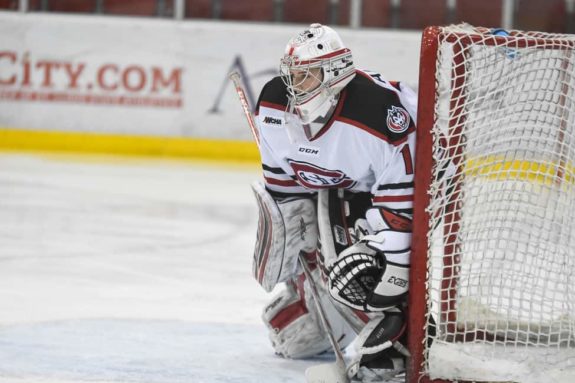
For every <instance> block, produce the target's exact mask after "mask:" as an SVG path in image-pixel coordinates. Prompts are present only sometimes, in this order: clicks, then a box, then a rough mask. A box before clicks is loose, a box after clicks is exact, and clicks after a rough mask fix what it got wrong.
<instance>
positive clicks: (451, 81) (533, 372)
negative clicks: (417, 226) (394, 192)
mask: <svg viewBox="0 0 575 383" xmlns="http://www.w3.org/2000/svg"><path fill="white" fill-rule="evenodd" d="M439 39H440V41H439V48H438V59H437V69H436V95H437V102H436V104H435V119H434V123H433V130H432V136H433V142H434V148H433V150H434V157H435V158H434V159H435V161H436V162H435V163H434V165H433V168H432V173H433V179H434V180H435V181H434V182H433V183H432V185H431V186H430V188H429V194H430V198H431V199H430V205H429V207H428V212H429V214H430V216H431V221H430V222H429V232H428V249H429V250H428V257H429V261H428V280H427V291H428V295H427V305H428V312H429V315H428V319H429V321H430V322H429V323H428V326H427V328H428V335H429V336H431V332H432V331H433V329H435V330H436V332H437V335H436V336H434V340H433V343H432V345H431V346H430V347H427V348H425V350H424V365H423V369H424V371H425V372H426V374H427V375H429V376H430V377H431V378H433V379H435V378H441V379H447V380H459V381H478V382H479V381H489V382H521V383H524V382H542V381H543V382H573V381H575V372H574V371H575V275H574V274H575V168H574V166H575V136H574V134H575V72H574V70H575V67H574V65H575V36H568V35H556V34H554V35H551V34H543V33H526V32H520V31H511V32H510V35H509V36H495V35H493V34H492V33H491V32H490V31H489V30H487V29H484V28H473V27H470V26H467V25H458V26H450V27H446V28H443V30H442V33H441V34H440V35H439ZM418 160H421V159H418ZM431 318H433V320H434V321H435V322H436V325H433V323H432V322H431V321H432V319H431Z"/></svg>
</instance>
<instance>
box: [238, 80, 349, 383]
mask: <svg viewBox="0 0 575 383" xmlns="http://www.w3.org/2000/svg"><path fill="white" fill-rule="evenodd" d="M229 77H230V79H231V80H232V82H233V83H234V86H235V88H236V92H237V94H238V97H239V99H240V103H241V104H242V109H243V111H244V114H245V116H246V120H247V121H248V125H249V126H250V129H251V131H252V135H253V137H254V140H255V141H256V144H257V145H258V147H259V146H260V135H259V131H258V128H257V126H256V123H255V120H254V117H253V116H252V113H251V111H250V106H249V104H248V99H247V97H246V92H245V91H244V88H243V86H242V82H241V76H240V74H239V73H238V72H236V71H234V72H232V73H230V75H229ZM298 259H299V262H300V264H301V266H302V268H303V270H304V273H305V276H306V279H307V280H308V281H309V284H310V286H311V292H312V295H313V300H314V302H315V305H316V307H317V311H318V313H319V317H320V320H321V324H322V326H323V328H324V331H325V332H326V333H327V336H328V338H329V341H330V343H331V346H332V348H333V351H334V352H335V359H336V361H335V363H326V364H320V365H317V366H311V367H308V368H307V369H306V371H305V376H306V381H307V383H349V378H348V376H347V367H346V365H345V360H344V359H343V354H342V352H341V350H340V349H339V345H338V343H337V341H336V340H335V337H334V336H333V331H332V329H331V326H330V324H329V322H328V321H327V317H326V315H325V311H324V309H323V307H322V305H321V302H320V300H319V293H318V291H317V287H316V285H315V283H314V280H313V278H312V275H311V271H310V269H309V265H308V264H307V260H306V257H305V253H304V252H300V254H299V256H298Z"/></svg>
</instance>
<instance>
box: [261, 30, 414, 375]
mask: <svg viewBox="0 0 575 383" xmlns="http://www.w3.org/2000/svg"><path fill="white" fill-rule="evenodd" d="M416 103H417V101H416V95H415V94H414V92H413V91H412V90H411V89H409V88H408V87H407V86H405V85H404V84H403V83H398V82H391V81H388V80H386V79H385V78H384V77H382V76H381V75H380V74H378V73H375V72H371V71H366V70H359V69H356V68H355V66H354V60H353V56H352V53H351V50H350V49H348V48H347V47H346V46H345V45H344V43H343V42H342V40H341V38H340V37H339V35H338V34H337V33H336V32H335V31H334V30H333V29H331V28H329V27H327V26H323V25H320V24H312V25H310V26H309V27H308V28H306V29H305V30H304V31H302V32H300V33H298V34H297V35H296V36H294V37H293V38H292V39H290V40H289V42H288V44H287V47H286V49H285V53H284V56H283V57H282V58H281V61H280V75H279V76H278V77H275V78H272V79H271V80H270V81H269V82H268V83H267V84H266V85H265V86H264V88H263V90H262V92H261V94H260V96H259V99H258V103H257V106H256V121H257V129H258V132H259V139H260V154H261V159H262V167H263V176H264V182H257V183H254V184H253V185H252V188H253V191H254V194H255V196H256V200H257V204H258V207H259V222H258V229H257V230H258V232H257V241H256V249H255V252H254V263H253V273H254V276H255V278H256V279H257V280H258V282H259V283H260V284H261V286H262V287H263V288H264V289H265V290H266V291H268V292H270V291H272V290H273V289H275V291H279V292H278V293H277V295H276V296H275V297H274V298H273V299H272V300H271V302H270V303H269V304H268V305H266V307H265V308H264V312H263V320H264V322H265V323H266V325H267V327H268V329H269V337H270V340H271V343H272V345H273V348H274V349H275V352H276V353H277V354H278V355H281V356H283V357H285V358H295V359H297V358H308V357H312V356H315V355H319V354H322V353H326V352H330V351H331V348H332V347H331V345H330V342H329V340H328V337H327V336H326V333H325V331H324V330H323V328H322V325H321V323H320V320H319V318H318V311H317V309H316V306H315V304H314V303H315V302H313V296H312V294H311V291H310V287H311V286H312V284H313V285H314V286H316V287H317V289H318V291H319V300H320V302H319V303H320V304H321V306H322V307H323V308H324V311H325V313H326V314H327V319H328V321H329V323H330V325H331V329H332V331H333V336H334V337H335V339H337V342H338V345H339V347H340V348H341V349H344V348H345V347H346V346H348V345H349V344H350V343H351V342H352V341H353V340H354V339H355V343H354V345H355V351H356V352H355V353H354V358H353V360H352V361H351V362H350V363H349V364H348V368H347V375H348V377H349V379H351V381H353V382H384V381H387V380H388V379H390V378H392V377H394V376H396V375H397V374H400V373H402V372H403V371H404V366H405V355H404V352H405V351H404V347H403V346H402V344H403V343H404V341H405V339H404V338H405V334H406V320H405V309H406V301H407V289H408V275H409V263H410V244H411V224H412V222H411V217H412V201H413V181H414V178H413V177H414V176H413V167H414V153H415V134H416V131H415V121H416V110H417V105H416ZM301 253H303V254H305V259H306V262H307V265H308V266H309V268H310V269H311V270H312V273H311V275H312V278H311V280H310V279H308V278H306V277H305V275H304V274H303V272H302V267H301V264H299V263H298V256H299V254H301ZM277 285H282V287H277Z"/></svg>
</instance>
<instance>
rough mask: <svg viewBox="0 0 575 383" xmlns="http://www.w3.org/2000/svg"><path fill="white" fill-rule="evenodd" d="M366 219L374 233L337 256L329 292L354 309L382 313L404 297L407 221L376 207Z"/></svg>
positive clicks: (406, 275) (407, 261) (407, 239)
mask: <svg viewBox="0 0 575 383" xmlns="http://www.w3.org/2000/svg"><path fill="white" fill-rule="evenodd" d="M366 218H367V221H368V223H369V226H370V227H371V229H372V230H373V232H375V233H376V234H371V235H366V236H364V237H363V238H362V239H361V240H360V241H359V242H357V243H355V244H354V245H352V246H350V247H348V248H347V249H346V250H344V251H342V252H341V253H340V254H339V255H338V257H337V260H336V261H335V262H334V263H333V265H332V267H331V269H330V272H329V293H330V295H331V296H332V297H333V298H334V299H335V300H336V301H338V302H340V303H342V304H344V305H346V306H349V307H351V308H354V309H357V310H361V311H368V312H379V311H385V310H386V309H388V308H390V307H392V306H395V305H397V304H400V303H401V302H403V301H404V300H405V298H406V296H407V289H408V284H409V255H410V244H411V220H409V219H408V218H405V217H403V216H400V215H398V214H395V213H393V212H391V211H389V210H386V209H383V208H377V207H376V208H371V209H369V210H368V212H367V214H366Z"/></svg>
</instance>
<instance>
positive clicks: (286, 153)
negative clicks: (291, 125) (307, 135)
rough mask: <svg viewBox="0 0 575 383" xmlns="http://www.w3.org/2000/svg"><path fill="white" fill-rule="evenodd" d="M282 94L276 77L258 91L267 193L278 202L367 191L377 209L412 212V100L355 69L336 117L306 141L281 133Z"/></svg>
mask: <svg viewBox="0 0 575 383" xmlns="http://www.w3.org/2000/svg"><path fill="white" fill-rule="evenodd" d="M287 103H288V99H287V92H286V87H285V85H284V83H283V82H282V81H281V79H280V78H279V77H276V78H273V79H272V80H271V81H269V82H268V83H267V84H266V85H265V86H264V88H263V90H262V92H261V94H260V97H259V100H258V104H257V108H256V116H257V122H258V127H259V129H260V136H261V147H260V152H261V158H262V165H263V175H264V179H265V183H266V188H267V189H268V190H269V191H270V193H272V195H274V196H275V197H277V198H281V197H283V196H293V195H305V194H309V193H314V192H316V191H317V190H319V189H325V188H344V189H347V190H350V191H352V192H371V194H372V201H373V203H374V204H376V205H382V206H387V207H389V208H392V209H394V210H400V211H405V212H409V211H411V208H412V202H413V166H414V162H413V161H414V158H415V133H416V132H415V121H416V110H417V97H416V95H415V93H414V92H413V91H412V90H411V89H409V88H408V87H406V86H405V85H404V84H401V83H392V82H388V81H386V80H385V79H383V78H382V77H381V75H380V74H378V73H375V72H369V71H361V70H357V71H356V76H355V78H354V79H353V80H352V81H351V82H350V83H349V84H348V85H347V86H346V87H345V89H344V90H343V91H342V92H341V93H340V95H339V98H338V102H337V105H336V108H335V111H334V112H333V115H332V116H331V117H330V118H329V120H328V121H327V122H326V123H325V125H324V126H323V127H322V128H321V129H320V130H319V131H318V132H317V133H316V134H315V136H313V137H312V138H311V139H309V141H308V142H304V143H301V142H300V143H297V144H296V143H292V142H291V141H290V138H289V136H288V132H287V129H286V125H285V124H286V123H288V122H287V121H291V120H293V118H295V116H294V117H293V118H286V108H287Z"/></svg>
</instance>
